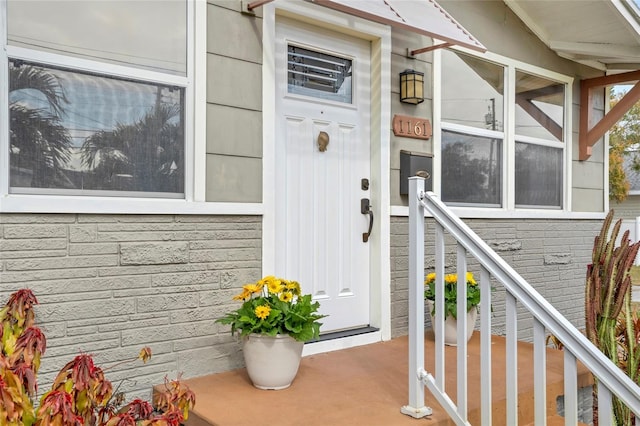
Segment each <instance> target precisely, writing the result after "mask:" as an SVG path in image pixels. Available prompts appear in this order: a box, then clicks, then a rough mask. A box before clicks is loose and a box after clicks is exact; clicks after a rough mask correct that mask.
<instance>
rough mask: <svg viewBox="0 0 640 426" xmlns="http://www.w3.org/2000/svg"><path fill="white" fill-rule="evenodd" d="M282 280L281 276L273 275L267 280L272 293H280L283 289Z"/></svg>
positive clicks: (268, 288)
mask: <svg viewBox="0 0 640 426" xmlns="http://www.w3.org/2000/svg"><path fill="white" fill-rule="evenodd" d="M282 287H283V286H282V281H281V280H280V279H279V278H276V277H271V279H270V280H269V281H268V282H267V290H269V293H270V294H278V293H280V292H281V291H282Z"/></svg>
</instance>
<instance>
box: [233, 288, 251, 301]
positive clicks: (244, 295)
mask: <svg viewBox="0 0 640 426" xmlns="http://www.w3.org/2000/svg"><path fill="white" fill-rule="evenodd" d="M250 297H251V293H250V292H248V291H247V290H246V289H245V290H243V291H242V293H240V294H236V295H235V296H233V300H247V299H248V298H250Z"/></svg>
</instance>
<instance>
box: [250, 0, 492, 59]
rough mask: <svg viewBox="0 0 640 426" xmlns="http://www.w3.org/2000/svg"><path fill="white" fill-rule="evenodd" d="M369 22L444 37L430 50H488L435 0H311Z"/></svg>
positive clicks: (255, 4)
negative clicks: (461, 48)
mask: <svg viewBox="0 0 640 426" xmlns="http://www.w3.org/2000/svg"><path fill="white" fill-rule="evenodd" d="M270 1H272V0H257V1H254V2H252V3H249V4H248V5H247V8H248V9H249V10H251V9H254V8H256V7H259V6H262V5H263V4H265V3H268V2H270ZM307 1H310V2H311V3H317V4H319V5H322V6H326V7H329V8H331V9H335V10H339V11H342V12H345V13H348V14H350V15H354V16H358V17H361V18H364V19H367V20H369V21H373V22H378V23H381V24H385V25H390V26H392V27H395V28H401V29H403V30H406V31H411V32H414V33H417V34H422V35H425V36H428V37H431V38H435V39H438V40H441V41H442V42H443V43H442V44H439V45H436V46H432V47H429V48H426V49H418V50H414V51H413V52H412V53H413V54H416V53H421V52H425V51H428V50H433V48H437V47H444V46H451V45H457V46H462V47H467V48H469V49H473V50H476V51H480V52H484V51H485V50H486V48H485V47H484V46H483V45H482V43H480V42H479V41H478V40H477V39H476V38H475V37H474V36H473V35H471V33H469V32H468V31H467V30H465V29H464V28H463V27H462V25H460V24H459V23H458V22H457V21H456V20H455V19H453V17H452V16H451V15H449V14H448V13H447V11H445V10H444V9H443V8H442V7H441V6H440V5H439V4H438V3H436V2H435V1H434V0H366V1H365V0H307Z"/></svg>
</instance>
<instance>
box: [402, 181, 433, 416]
mask: <svg viewBox="0 0 640 426" xmlns="http://www.w3.org/2000/svg"><path fill="white" fill-rule="evenodd" d="M422 193H424V178H420V177H411V178H409V404H408V405H405V406H404V407H402V408H401V409H400V412H402V413H403V414H406V415H408V416H411V417H415V418H417V419H419V418H421V417H424V416H428V415H430V414H431V412H432V411H431V408H429V407H426V406H425V405H424V384H423V383H422V380H420V377H419V372H423V371H424V207H423V206H422V204H421V203H420V202H419V199H418V197H419V196H420V194H422Z"/></svg>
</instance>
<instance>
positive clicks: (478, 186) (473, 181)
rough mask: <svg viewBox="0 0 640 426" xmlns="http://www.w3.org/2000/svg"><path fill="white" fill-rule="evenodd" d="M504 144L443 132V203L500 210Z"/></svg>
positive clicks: (496, 140)
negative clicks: (483, 206) (501, 160)
mask: <svg viewBox="0 0 640 426" xmlns="http://www.w3.org/2000/svg"><path fill="white" fill-rule="evenodd" d="M501 151H502V141H501V140H500V139H490V138H483V137H479V136H470V135H464V134H460V133H454V132H447V131H443V132H442V200H443V201H445V202H447V203H449V204H465V203H470V204H482V205H486V206H500V204H501V198H502V170H501V167H500V158H501V157H502V153H501Z"/></svg>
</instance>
